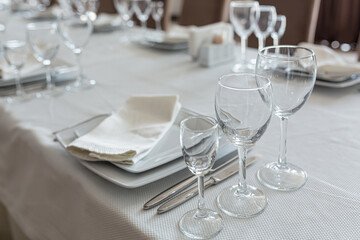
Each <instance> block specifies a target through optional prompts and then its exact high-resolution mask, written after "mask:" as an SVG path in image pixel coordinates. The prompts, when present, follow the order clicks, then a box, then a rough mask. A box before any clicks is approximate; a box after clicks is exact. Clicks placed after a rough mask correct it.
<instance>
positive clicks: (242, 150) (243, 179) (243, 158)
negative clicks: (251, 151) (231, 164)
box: [236, 146, 247, 194]
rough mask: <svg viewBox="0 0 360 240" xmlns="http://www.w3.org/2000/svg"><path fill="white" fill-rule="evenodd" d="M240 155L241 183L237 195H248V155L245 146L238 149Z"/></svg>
mask: <svg viewBox="0 0 360 240" xmlns="http://www.w3.org/2000/svg"><path fill="white" fill-rule="evenodd" d="M238 154H239V182H238V189H237V192H236V194H246V192H247V185H246V155H247V149H246V147H245V146H239V147H238Z"/></svg>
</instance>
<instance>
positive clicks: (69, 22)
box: [59, 13, 96, 91]
mask: <svg viewBox="0 0 360 240" xmlns="http://www.w3.org/2000/svg"><path fill="white" fill-rule="evenodd" d="M59 31H60V35H61V36H62V39H63V40H64V43H65V45H66V46H67V47H68V48H70V49H71V50H72V51H73V53H74V54H75V57H76V61H77V65H78V76H77V78H76V81H75V83H74V84H73V85H72V86H68V90H72V91H79V90H83V89H88V88H90V87H92V86H94V85H95V84H96V81H95V80H88V79H87V78H86V77H85V75H84V73H83V68H82V64H81V53H82V52H83V49H84V47H85V46H86V44H87V43H88V42H89V40H90V36H91V34H92V31H93V24H92V22H91V20H90V18H89V16H88V15H87V14H81V13H74V14H71V15H69V16H64V17H63V18H62V19H61V20H59Z"/></svg>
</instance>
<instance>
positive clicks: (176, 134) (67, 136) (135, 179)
mask: <svg viewBox="0 0 360 240" xmlns="http://www.w3.org/2000/svg"><path fill="white" fill-rule="evenodd" d="M192 115H196V113H194V112H192V111H190V110H187V109H184V108H183V109H181V110H180V112H179V114H178V116H177V118H176V120H175V122H174V124H173V125H172V126H171V128H170V130H169V131H168V132H167V134H166V135H165V136H164V137H163V138H162V139H161V140H160V142H159V143H158V144H157V145H156V146H155V147H154V148H153V149H152V151H151V152H150V153H149V154H148V155H147V156H146V157H145V158H143V159H142V160H140V161H139V162H137V163H136V164H133V165H124V164H119V163H112V162H105V161H101V162H100V161H99V162H90V161H85V160H81V159H77V160H78V161H79V162H80V163H81V164H82V165H84V166H85V167H86V168H88V169H89V170H90V171H92V172H94V173H95V174H97V175H99V176H101V177H103V178H104V179H106V180H108V181H110V182H112V183H115V184H117V185H119V186H122V187H125V188H136V187H140V186H143V185H146V184H148V183H151V182H154V181H156V180H159V179H162V178H164V177H166V176H169V175H171V174H173V173H175V172H178V171H180V170H182V169H185V168H186V165H185V162H184V160H183V157H182V153H181V147H180V122H181V121H182V120H183V119H185V118H187V117H189V116H192ZM108 116H109V115H108V114H104V115H99V116H96V117H94V118H92V119H89V120H87V121H85V122H82V123H80V124H77V125H75V126H73V127H70V128H67V129H64V130H61V131H58V132H56V133H55V137H56V139H57V140H58V142H59V143H60V144H61V145H62V146H63V147H64V148H65V149H66V147H67V145H68V144H70V143H71V142H72V141H73V140H75V139H76V138H78V137H79V136H82V135H84V134H86V133H88V132H89V131H90V130H92V129H93V128H95V127H96V126H97V125H98V124H100V123H101V122H102V121H103V120H104V119H105V118H107V117H108ZM219 146H220V147H219V151H218V154H217V158H218V159H220V158H222V157H224V156H226V155H227V154H229V153H231V152H233V151H234V147H233V146H232V144H229V142H228V141H227V140H226V138H225V137H223V138H221V139H220V144H219ZM69 157H72V156H71V155H70V154H69Z"/></svg>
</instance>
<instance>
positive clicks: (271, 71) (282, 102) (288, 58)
mask: <svg viewBox="0 0 360 240" xmlns="http://www.w3.org/2000/svg"><path fill="white" fill-rule="evenodd" d="M256 72H257V73H258V74H262V75H264V76H267V77H268V78H269V79H270V80H271V84H272V87H273V91H274V112H275V115H276V116H278V117H279V118H280V120H281V128H280V129H281V143H280V151H279V158H278V161H277V162H272V163H268V164H266V165H265V166H264V167H263V168H261V169H260V170H259V171H258V173H257V177H258V179H259V181H260V182H261V183H262V184H263V185H264V186H266V187H268V188H271V189H275V190H280V191H291V190H296V189H298V188H301V187H302V186H303V185H304V184H305V183H306V180H307V173H306V172H305V171H304V170H303V169H301V168H300V167H297V166H295V165H293V164H290V163H288V162H287V157H286V132H287V124H288V118H289V117H290V116H291V115H293V114H294V113H295V112H297V111H298V110H299V109H300V108H301V107H302V106H303V105H304V104H305V102H306V100H307V99H308V98H309V96H310V94H311V92H312V90H313V87H314V83H315V78H316V59H315V54H314V52H313V51H312V50H310V49H307V48H302V47H297V46H277V47H274V46H272V47H266V48H263V49H262V50H261V51H260V52H259V53H258V57H257V64H256Z"/></svg>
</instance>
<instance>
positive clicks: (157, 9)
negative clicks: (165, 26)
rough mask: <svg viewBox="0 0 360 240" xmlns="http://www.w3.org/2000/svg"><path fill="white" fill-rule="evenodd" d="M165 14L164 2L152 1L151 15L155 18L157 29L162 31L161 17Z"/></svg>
mask: <svg viewBox="0 0 360 240" xmlns="http://www.w3.org/2000/svg"><path fill="white" fill-rule="evenodd" d="M163 15H164V3H163V2H161V1H157V2H152V3H151V16H152V18H153V19H154V20H155V24H156V31H158V32H160V31H161V18H162V17H163Z"/></svg>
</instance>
